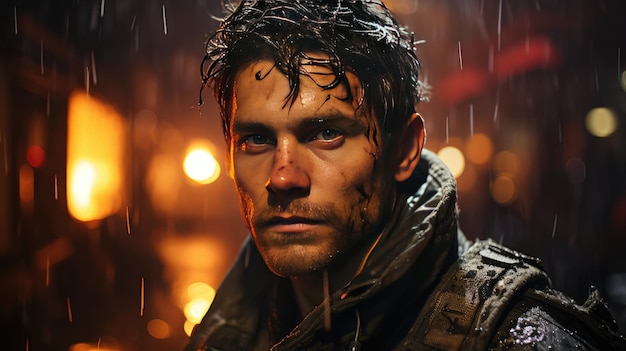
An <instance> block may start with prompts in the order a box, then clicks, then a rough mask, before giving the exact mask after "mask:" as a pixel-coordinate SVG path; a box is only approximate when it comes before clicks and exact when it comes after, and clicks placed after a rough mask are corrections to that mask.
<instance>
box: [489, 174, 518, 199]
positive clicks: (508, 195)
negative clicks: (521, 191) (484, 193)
mask: <svg viewBox="0 0 626 351" xmlns="http://www.w3.org/2000/svg"><path fill="white" fill-rule="evenodd" d="M490 191H491V196H492V197H493V199H494V200H495V201H496V202H497V203H499V204H502V205H508V204H510V203H511V202H513V200H515V197H516V196H517V188H516V185H515V181H514V180H513V178H511V177H510V176H509V175H506V174H501V175H498V176H496V178H495V179H494V180H493V181H492V182H491V188H490Z"/></svg>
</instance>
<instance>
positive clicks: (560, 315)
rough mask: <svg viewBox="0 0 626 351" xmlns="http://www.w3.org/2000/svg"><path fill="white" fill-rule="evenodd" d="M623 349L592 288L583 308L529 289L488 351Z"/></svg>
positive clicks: (555, 295) (559, 296)
mask: <svg viewBox="0 0 626 351" xmlns="http://www.w3.org/2000/svg"><path fill="white" fill-rule="evenodd" d="M544 349H546V350H548V349H555V350H626V339H624V337H623V336H621V335H620V334H618V327H617V324H616V323H615V321H614V320H613V318H612V317H611V314H610V312H609V310H608V307H607V306H606V303H605V302H604V301H603V300H602V298H601V297H600V295H599V293H598V291H597V290H596V289H594V288H592V289H591V290H590V294H589V297H588V298H587V301H586V302H585V303H584V304H583V305H577V304H576V303H575V302H574V301H573V300H572V299H571V298H569V297H568V296H566V295H565V294H563V293H561V292H559V291H555V290H552V289H546V290H534V289H529V290H528V291H526V292H525V293H524V294H523V296H521V298H520V299H519V301H518V302H516V303H515V304H513V306H512V307H511V308H510V310H509V311H508V313H507V314H506V317H505V318H504V319H503V321H502V323H501V325H500V328H499V330H498V331H497V333H496V335H495V337H494V340H493V342H492V344H491V347H490V350H494V351H499V350H544Z"/></svg>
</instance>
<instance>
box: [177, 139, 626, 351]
mask: <svg viewBox="0 0 626 351" xmlns="http://www.w3.org/2000/svg"><path fill="white" fill-rule="evenodd" d="M400 187H401V189H400V191H399V193H400V194H403V195H400V196H399V198H398V199H397V201H396V204H395V207H394V209H393V215H392V218H391V220H390V221H389V223H388V225H387V226H386V227H385V229H384V231H383V233H382V235H381V238H380V240H379V241H378V243H377V245H376V247H375V248H374V250H373V251H372V253H371V255H370V256H369V257H368V259H367V262H365V267H364V269H363V270H362V271H361V273H360V274H359V275H357V276H356V277H355V278H354V279H352V280H351V281H350V282H349V283H348V284H346V285H345V286H344V287H343V288H342V289H340V290H338V291H335V292H334V293H333V294H332V295H331V296H329V297H328V298H329V299H330V303H329V304H322V305H320V306H318V307H316V308H315V309H314V310H313V311H311V312H310V313H309V314H308V315H306V316H305V317H304V318H302V317H301V316H299V315H298V314H299V312H298V311H299V310H298V307H297V304H296V302H295V298H294V297H293V292H292V290H291V287H290V285H289V284H290V283H289V281H288V280H287V279H284V278H279V277H277V276H275V275H273V274H272V273H271V272H270V271H269V270H268V269H267V267H266V266H265V264H264V262H263V261H262V259H261V257H260V255H259V253H258V251H257V250H256V248H255V246H254V244H253V243H252V241H251V240H247V241H246V243H245V245H244V247H243V249H242V251H241V254H240V255H239V257H238V259H237V261H236V262H235V264H234V265H233V267H232V268H231V270H230V272H229V273H228V275H227V276H226V278H225V279H224V281H223V283H222V284H221V286H220V288H219V289H218V292H217V295H216V298H215V300H214V302H213V304H212V305H211V308H210V309H209V311H208V312H207V314H206V316H205V317H204V319H203V320H202V322H201V323H200V324H199V325H198V326H197V327H196V328H195V330H194V332H193V334H192V337H191V340H190V343H189V344H188V346H187V348H186V350H189V351H190V350H242V351H243V350H266V349H268V348H269V345H273V346H272V347H271V350H273V351H279V350H316V351H323V350H359V349H361V350H452V349H459V350H484V349H497V350H544V349H545V350H548V349H550V347H549V346H552V347H553V348H552V349H554V350H559V349H588V350H594V349H597V350H611V349H616V350H622V349H624V350H626V346H624V345H626V343H625V342H624V339H623V338H621V337H620V336H619V335H617V334H616V333H615V329H616V327H615V325H614V323H611V318H610V315H609V314H608V312H607V310H606V307H605V306H604V304H603V303H602V301H601V300H600V299H599V297H597V294H594V295H593V296H592V297H591V298H590V300H589V301H588V303H587V304H585V306H576V305H575V304H574V303H573V302H572V301H571V300H570V299H567V298H565V297H564V296H563V295H562V294H560V293H557V292H553V291H552V290H551V288H550V282H549V279H548V278H547V276H546V275H545V273H544V272H543V270H541V267H540V263H539V261H538V260H536V259H533V258H530V257H527V256H524V255H521V254H518V253H516V252H514V251H511V250H508V249H506V248H503V247H501V246H498V245H496V244H495V243H493V242H491V241H486V242H477V243H475V244H474V245H472V246H470V243H469V242H468V241H467V240H466V239H465V237H464V236H463V234H462V233H461V231H460V230H459V228H458V223H457V222H458V213H457V207H456V183H455V181H454V178H453V177H452V175H451V174H450V173H449V171H448V169H447V168H446V167H445V166H444V165H443V164H442V163H441V161H440V160H438V159H437V158H436V156H434V154H432V153H431V152H429V151H427V150H425V151H424V152H423V154H422V158H421V160H420V162H419V165H418V167H417V169H416V171H415V173H414V174H413V176H412V177H411V179H410V180H409V181H407V182H405V183H404V184H401V185H400ZM324 306H330V312H329V311H327V310H325V307H324ZM328 316H330V327H328V320H327V321H326V322H325V318H327V317H328Z"/></svg>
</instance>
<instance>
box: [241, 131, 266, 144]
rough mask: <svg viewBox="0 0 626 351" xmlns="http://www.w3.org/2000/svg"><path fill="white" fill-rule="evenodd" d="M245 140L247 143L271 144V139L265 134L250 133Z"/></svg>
mask: <svg viewBox="0 0 626 351" xmlns="http://www.w3.org/2000/svg"><path fill="white" fill-rule="evenodd" d="M244 142H245V143H247V144H257V145H261V144H270V140H269V139H268V138H266V137H264V136H263V135H258V134H257V135H250V136H247V137H245V138H244Z"/></svg>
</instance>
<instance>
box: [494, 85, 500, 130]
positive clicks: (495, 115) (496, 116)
mask: <svg viewBox="0 0 626 351" xmlns="http://www.w3.org/2000/svg"><path fill="white" fill-rule="evenodd" d="M499 101H500V90H497V91H496V104H495V106H494V108H493V123H494V124H495V123H496V121H497V120H498V104H499Z"/></svg>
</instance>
